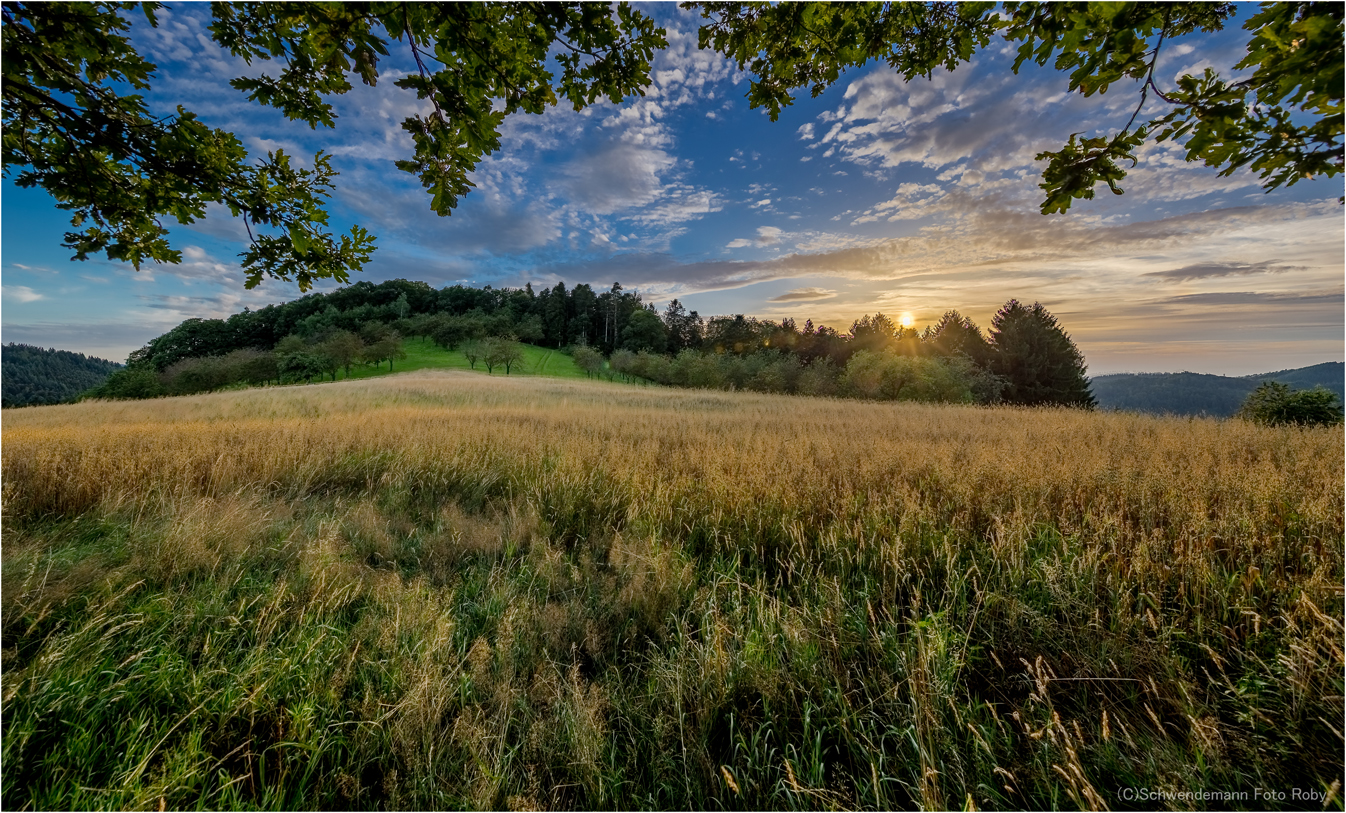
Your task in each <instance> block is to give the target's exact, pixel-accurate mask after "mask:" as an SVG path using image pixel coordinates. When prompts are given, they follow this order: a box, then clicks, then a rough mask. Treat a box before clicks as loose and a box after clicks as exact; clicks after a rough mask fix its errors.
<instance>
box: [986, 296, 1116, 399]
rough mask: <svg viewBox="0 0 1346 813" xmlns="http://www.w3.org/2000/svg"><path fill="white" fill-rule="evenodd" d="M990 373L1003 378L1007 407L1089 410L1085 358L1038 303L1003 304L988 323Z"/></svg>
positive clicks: (1091, 396) (1016, 302)
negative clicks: (1064, 407)
mask: <svg viewBox="0 0 1346 813" xmlns="http://www.w3.org/2000/svg"><path fill="white" fill-rule="evenodd" d="M990 334H991V335H990V338H991V345H992V347H993V348H994V349H995V353H994V355H993V356H992V359H991V371H992V372H993V373H995V374H996V375H998V376H1000V377H1001V378H1003V379H1004V382H1005V389H1004V394H1003V397H1004V400H1005V401H1006V402H1008V403H1011V404H1025V405H1038V404H1057V405H1061V406H1072V407H1082V408H1084V409H1093V408H1094V406H1096V403H1095V401H1094V396H1093V394H1092V393H1091V392H1090V391H1089V379H1088V378H1086V377H1085V375H1084V373H1085V369H1086V367H1085V364H1084V355H1083V354H1081V353H1080V351H1079V348H1077V347H1076V346H1075V343H1074V342H1072V341H1071V340H1070V336H1069V335H1067V334H1066V332H1065V331H1064V330H1062V329H1061V326H1060V325H1058V324H1057V323H1056V317H1054V316H1052V315H1051V314H1050V313H1048V312H1047V309H1046V308H1044V307H1042V305H1041V304H1039V303H1037V302H1034V303H1033V307H1031V308H1029V307H1025V306H1024V305H1021V304H1020V303H1019V301H1018V300H1015V299H1011V300H1010V301H1009V302H1006V303H1005V306H1004V307H1002V308H1001V309H1000V310H999V311H997V312H996V315H995V317H994V318H993V319H992V320H991V331H990Z"/></svg>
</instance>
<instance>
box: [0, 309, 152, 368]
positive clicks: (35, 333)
mask: <svg viewBox="0 0 1346 813" xmlns="http://www.w3.org/2000/svg"><path fill="white" fill-rule="evenodd" d="M176 324H177V322H176V321H170V320H149V319H146V320H142V321H139V322H136V323H134V324H132V323H126V322H79V323H71V322H36V323H31V324H15V323H13V322H5V323H4V340H5V341H6V342H18V343H20V344H31V345H33V346H34V347H56V348H60V349H62V350H70V351H72V352H75V353H86V354H88V355H91V356H95V357H98V358H105V359H109V360H112V361H125V360H126V357H127V356H128V355H130V353H131V351H132V350H135V349H137V348H139V347H142V346H143V345H144V344H145V343H147V342H148V341H149V340H150V339H153V338H154V337H155V336H159V335H161V334H163V333H164V332H166V331H168V330H170V329H171V328H172V327H173V326H174V325H176Z"/></svg>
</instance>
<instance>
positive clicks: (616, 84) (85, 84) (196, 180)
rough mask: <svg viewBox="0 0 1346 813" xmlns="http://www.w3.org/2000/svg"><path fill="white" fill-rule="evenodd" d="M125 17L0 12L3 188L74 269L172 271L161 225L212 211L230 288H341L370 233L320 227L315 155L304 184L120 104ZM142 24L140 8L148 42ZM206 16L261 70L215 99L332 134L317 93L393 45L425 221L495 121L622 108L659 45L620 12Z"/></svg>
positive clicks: (265, 10)
mask: <svg viewBox="0 0 1346 813" xmlns="http://www.w3.org/2000/svg"><path fill="white" fill-rule="evenodd" d="M136 5H137V4H134V3H89V4H76V3H22V2H12V3H10V2H7V3H4V4H3V22H4V26H3V48H4V53H5V60H4V68H3V84H4V99H3V109H4V120H3V123H4V135H3V144H4V172H5V174H6V175H8V174H9V173H11V172H13V171H17V173H18V174H17V176H16V178H15V181H16V183H18V184H19V185H20V186H23V187H40V188H42V189H45V190H46V191H48V192H49V193H50V194H51V195H52V196H53V197H54V198H56V200H57V205H58V206H60V207H61V208H63V209H67V210H70V211H72V212H73V215H72V218H71V222H72V225H73V226H75V227H76V228H79V227H84V228H83V230H82V231H77V232H71V233H69V234H67V235H66V238H65V243H64V244H65V245H66V246H67V247H69V248H72V249H74V251H75V255H74V258H75V259H80V260H83V259H87V258H88V256H89V255H91V254H94V253H98V252H102V253H104V254H106V256H107V257H108V258H109V259H114V260H125V261H127V262H130V263H132V264H133V265H134V266H135V267H136V268H137V269H138V268H140V266H141V264H142V263H144V262H145V261H153V262H162V263H177V262H181V259H182V257H181V254H180V252H178V251H176V250H174V249H173V248H172V247H171V246H170V245H169V242H168V239H167V236H168V230H167V228H166V226H165V225H164V219H165V218H172V219H174V220H176V221H178V222H180V223H191V222H193V221H194V220H197V219H199V218H202V217H205V215H206V211H207V206H208V205H209V204H211V203H216V204H221V205H223V206H225V207H227V208H228V209H229V211H230V212H231V213H232V214H233V215H234V216H235V217H241V218H242V219H243V222H244V224H245V225H246V226H247V227H248V229H249V235H250V238H251V240H250V246H249V248H248V249H247V250H246V251H245V252H243V253H242V254H241V255H240V256H241V258H242V260H243V269H244V271H245V273H246V275H247V282H246V284H247V286H248V287H253V286H255V285H257V284H258V283H259V282H261V280H262V279H263V278H266V277H272V278H276V279H294V280H295V281H297V282H298V284H299V287H300V290H307V289H308V288H309V287H310V286H311V285H312V284H313V282H314V281H315V280H319V279H334V280H337V281H339V282H346V281H348V279H349V273H350V272H351V271H356V270H359V269H360V268H361V267H363V265H364V264H365V263H366V262H367V261H368V259H369V257H370V255H371V253H372V252H373V251H374V237H373V236H372V235H370V234H369V233H368V232H367V231H365V230H364V229H363V228H361V227H359V226H356V227H353V228H352V229H351V230H350V232H349V233H348V234H343V235H340V236H337V235H334V234H332V233H331V232H330V231H329V230H328V227H327V224H328V215H327V211H326V208H325V207H326V200H327V198H329V197H330V190H331V188H332V178H333V177H334V176H335V175H336V172H335V171H334V170H333V169H332V168H331V164H330V162H329V160H328V157H327V156H326V155H325V154H324V153H322V152H319V153H318V154H317V155H315V156H314V158H313V160H312V162H311V168H309V169H302V168H298V167H296V166H295V165H294V164H293V163H292V161H291V158H290V156H287V155H286V154H284V153H283V152H281V151H277V152H275V153H268V154H267V156H266V158H265V159H264V160H258V161H256V162H254V163H249V162H248V155H247V151H246V150H245V149H244V148H243V145H242V144H241V142H240V141H239V140H238V138H237V137H236V136H235V135H234V134H233V133H229V132H226V131H224V130H218V129H215V130H212V129H210V128H208V127H207V126H205V125H204V124H202V123H201V122H200V121H199V120H198V119H197V117H196V115H195V114H193V113H191V112H190V111H187V110H184V109H182V108H181V107H179V108H178V110H177V114H176V115H174V116H166V117H156V116H155V115H153V114H152V113H151V112H150V111H149V109H148V107H147V106H146V104H145V102H144V99H143V98H142V97H141V96H140V95H138V94H136V93H129V94H128V93H124V92H122V89H123V87H124V86H128V85H129V86H130V88H131V89H133V90H136V91H144V90H147V89H149V87H150V83H151V81H152V79H153V78H154V74H155V70H156V66H155V65H154V64H153V63H151V62H148V61H146V60H145V59H144V58H143V57H141V56H140V54H139V53H138V52H137V51H136V50H135V48H134V46H133V45H132V44H131V42H130V40H129V39H128V38H127V37H126V36H125V32H126V31H128V30H129V28H130V22H129V21H128V19H127V16H126V15H127V14H128V13H129V12H131V11H132V10H133V9H134V8H135V6H136ZM157 8H158V4H156V3H146V4H143V5H142V6H141V9H142V11H143V12H144V14H145V16H146V19H147V21H148V22H149V24H150V25H152V26H153V25H157V20H156V19H155V10H156V9H157ZM211 12H212V16H213V18H214V22H213V24H212V25H211V29H210V30H211V36H212V37H213V38H214V40H215V41H216V42H217V43H219V44H220V45H222V46H223V47H225V48H227V49H228V50H229V51H230V52H231V53H233V54H235V55H236V56H239V57H242V58H243V59H244V60H246V61H247V62H249V63H251V62H253V61H254V60H263V61H274V62H277V63H279V64H280V66H281V69H280V70H279V71H278V72H277V74H276V75H272V74H270V73H267V74H263V75H262V76H260V77H256V78H252V77H243V78H238V79H235V80H233V82H232V83H231V84H232V85H233V86H234V87H235V88H237V89H239V90H241V91H243V92H244V93H246V94H247V95H248V97H249V98H250V99H252V100H253V101H256V102H258V103H260V104H263V105H268V106H272V107H276V108H277V109H279V110H281V111H282V112H284V113H285V115H286V116H288V117H289V118H291V119H294V120H298V121H303V122H305V123H307V124H308V125H309V126H310V127H313V128H316V127H319V126H323V127H333V126H335V123H336V118H337V115H336V113H335V111H334V110H333V107H332V104H331V102H330V97H331V96H333V95H339V94H343V93H346V92H348V91H349V90H351V88H352V84H351V79H350V77H351V76H352V75H355V76H358V77H359V79H360V81H362V82H364V83H365V84H367V85H370V86H373V85H375V84H377V82H378V78H379V60H380V58H381V57H385V56H387V55H388V53H389V46H390V43H391V42H393V41H396V42H398V43H401V44H403V45H404V46H405V47H407V48H409V50H410V52H411V54H412V55H413V56H414V58H415V62H416V65H417V68H418V71H417V73H414V74H412V75H410V76H405V77H402V78H400V79H398V80H397V81H396V82H394V84H395V85H397V86H398V87H401V88H405V89H409V90H413V91H415V92H416V94H417V96H418V97H419V98H420V99H425V100H429V101H430V103H431V106H432V108H433V111H432V112H430V113H428V114H425V115H420V114H418V115H413V116H410V117H408V118H407V119H406V120H405V121H404V122H403V123H402V126H403V128H404V129H406V130H407V131H408V132H410V133H411V135H412V138H413V141H414V142H415V153H414V155H413V157H412V158H411V159H409V160H403V161H398V162H397V167H398V168H399V169H401V170H403V171H406V172H411V173H413V174H415V175H417V176H418V177H419V178H420V179H421V183H422V185H423V186H425V187H426V188H427V189H428V190H429V191H430V194H431V197H432V201H431V207H432V208H433V209H434V210H435V211H436V212H438V213H439V214H441V215H446V214H448V213H449V211H450V210H451V209H453V208H454V207H455V206H456V205H457V204H458V201H459V200H460V199H461V198H462V196H463V195H465V194H467V192H468V190H469V189H470V188H471V187H472V185H473V184H472V182H471V180H470V179H469V177H468V176H469V174H470V173H471V172H472V170H473V169H475V168H476V166H477V164H478V163H479V162H480V161H481V159H482V158H483V157H484V156H486V155H489V154H491V153H493V152H495V151H496V150H498V149H499V148H500V127H501V125H502V123H503V122H504V120H505V118H506V117H507V116H509V115H511V114H513V113H515V112H519V111H523V112H527V113H541V112H543V110H545V109H546V108H547V107H549V106H553V105H556V104H558V103H559V101H560V100H562V99H564V100H565V101H566V102H567V103H568V104H570V105H571V106H573V107H574V108H575V109H577V110H578V109H581V108H583V107H585V106H586V105H589V104H592V103H594V102H595V101H597V100H598V99H600V98H607V99H609V100H611V101H613V102H614V103H615V102H620V101H621V100H623V99H624V98H626V97H628V96H630V95H633V94H639V93H641V92H642V91H641V88H642V87H643V86H644V85H645V84H647V83H648V81H649V72H650V59H651V58H652V56H653V54H654V51H655V50H656V49H658V48H662V47H664V46H666V45H667V41H666V40H665V38H664V33H663V30H662V29H659V28H656V27H655V26H654V24H653V23H652V22H651V21H650V19H649V18H647V17H646V16H644V15H642V14H640V13H639V12H636V11H634V10H632V9H631V8H630V7H629V5H627V4H626V3H621V4H619V5H618V6H616V8H615V9H613V8H610V7H609V6H608V5H607V4H602V3H508V4H504V3H495V4H485V3H453V4H431V3H361V4H346V3H247V4H230V3H214V4H212V6H211ZM553 57H554V58H553ZM553 63H554V64H555V65H556V66H558V67H559V73H556V74H554V73H553V71H552V69H551V67H550V66H551V65H552V64H553Z"/></svg>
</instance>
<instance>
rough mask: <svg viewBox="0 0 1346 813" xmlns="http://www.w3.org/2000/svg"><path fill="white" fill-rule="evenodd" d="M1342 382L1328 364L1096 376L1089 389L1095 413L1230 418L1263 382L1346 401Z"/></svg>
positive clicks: (1342, 373)
mask: <svg viewBox="0 0 1346 813" xmlns="http://www.w3.org/2000/svg"><path fill="white" fill-rule="evenodd" d="M1344 379H1346V364H1343V363H1342V362H1339V361H1332V362H1326V363H1324V364H1315V365H1313V366H1311V367H1301V368H1298V369H1293V370H1278V371H1276V372H1274V373H1263V374H1261V375H1250V376H1241V377H1237V378H1235V377H1231V376H1223V375H1207V374H1203V373H1119V374H1116V375H1100V376H1095V377H1094V378H1093V379H1091V380H1090V386H1091V387H1092V389H1093V393H1094V397H1095V398H1096V399H1098V406H1099V408H1100V409H1123V410H1129V411H1134V412H1150V413H1154V414H1170V415H1210V416H1213V417H1229V416H1231V415H1233V414H1234V413H1235V412H1237V411H1238V409H1239V407H1240V406H1241V405H1242V404H1243V401H1244V399H1245V398H1247V397H1248V394H1249V393H1251V392H1252V391H1253V390H1254V389H1256V388H1257V386H1258V385H1259V384H1261V383H1262V382H1263V381H1279V382H1281V383H1283V384H1288V385H1290V386H1291V387H1293V388H1294V389H1313V388H1314V387H1316V386H1322V387H1324V388H1326V389H1328V390H1331V391H1332V392H1335V393H1336V394H1337V397H1338V398H1341V399H1343V400H1346V381H1344Z"/></svg>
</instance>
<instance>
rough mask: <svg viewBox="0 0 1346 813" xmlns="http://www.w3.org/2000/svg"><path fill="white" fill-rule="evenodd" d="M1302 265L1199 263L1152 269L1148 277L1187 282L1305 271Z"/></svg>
mask: <svg viewBox="0 0 1346 813" xmlns="http://www.w3.org/2000/svg"><path fill="white" fill-rule="evenodd" d="M1303 270H1305V268H1304V266H1302V265H1280V264H1278V263H1275V262H1271V261H1268V262H1261V263H1197V264H1196V265H1184V266H1183V267H1182V268H1170V269H1168V270H1167V271H1151V272H1150V273H1148V274H1144V275H1143V276H1146V277H1158V278H1159V279H1166V280H1176V281H1179V282H1186V281H1188V280H1194V279H1210V278H1212V277H1242V276H1247V275H1249V274H1283V273H1285V272H1287V271H1303Z"/></svg>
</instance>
